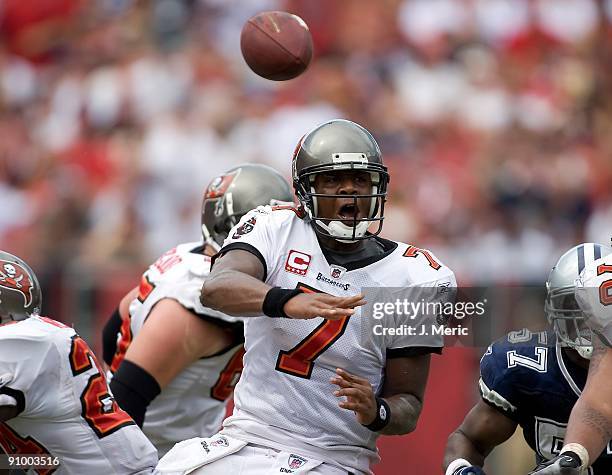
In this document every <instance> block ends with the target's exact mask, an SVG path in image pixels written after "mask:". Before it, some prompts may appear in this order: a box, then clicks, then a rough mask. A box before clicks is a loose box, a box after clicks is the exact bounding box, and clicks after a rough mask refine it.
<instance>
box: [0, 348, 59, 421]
mask: <svg viewBox="0 0 612 475" xmlns="http://www.w3.org/2000/svg"><path fill="white" fill-rule="evenodd" d="M52 347H53V343H52V342H49V341H39V340H34V341H33V340H27V339H21V338H8V339H1V340H0V394H1V395H6V396H10V397H11V398H13V399H14V400H15V401H16V403H17V404H16V406H17V409H18V411H19V413H25V414H26V415H28V416H32V415H36V414H37V413H38V412H39V411H40V409H41V408H42V407H43V405H44V403H45V399H46V397H45V388H44V387H42V385H40V384H36V380H37V379H38V375H39V374H40V373H41V372H43V371H44V372H46V369H47V368H50V365H51V366H52V365H53V362H54V361H56V359H57V352H56V351H50V350H51V349H52ZM50 360H52V361H50ZM58 364H59V363H58ZM55 371H56V372H57V371H58V370H57V369H55Z"/></svg>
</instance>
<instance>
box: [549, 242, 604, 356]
mask: <svg viewBox="0 0 612 475" xmlns="http://www.w3.org/2000/svg"><path fill="white" fill-rule="evenodd" d="M610 253H612V248H611V247H609V246H604V245H602V244H595V243H584V244H580V245H578V246H575V247H572V248H571V249H570V250H569V251H567V252H566V253H565V254H563V255H562V256H561V257H560V258H559V260H558V261H557V263H556V264H555V266H554V267H553V268H552V270H551V271H550V274H549V276H548V281H547V282H546V302H545V304H544V312H545V313H546V318H547V319H548V321H549V323H550V324H551V325H552V327H553V329H554V331H555V333H556V335H557V341H558V342H559V343H560V344H561V345H562V346H566V347H570V348H573V349H574V350H576V351H577V352H578V353H579V354H580V356H582V357H583V358H587V359H589V358H590V357H591V355H592V353H593V343H592V341H593V334H592V332H591V330H590V328H588V327H587V325H586V324H585V323H584V322H585V320H586V316H585V315H584V313H583V312H582V310H580V307H579V306H578V303H577V302H576V298H575V296H574V289H575V285H576V284H575V282H576V280H577V279H578V277H579V276H580V273H581V272H582V271H583V270H584V268H585V267H586V266H588V265H589V264H592V263H593V262H594V261H596V260H597V259H599V258H600V257H602V256H605V255H607V254H610Z"/></svg>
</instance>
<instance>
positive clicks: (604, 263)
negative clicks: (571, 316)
mask: <svg viewBox="0 0 612 475" xmlns="http://www.w3.org/2000/svg"><path fill="white" fill-rule="evenodd" d="M608 269H610V270H608ZM575 296H576V301H577V302H578V305H579V306H580V309H581V310H582V311H583V312H584V313H585V315H586V317H587V320H586V322H587V325H588V326H589V327H590V328H591V330H593V332H594V333H595V334H597V335H598V336H599V337H600V339H601V340H602V342H603V343H604V344H605V345H607V346H611V347H612V258H611V256H608V257H606V258H603V259H600V260H597V261H595V262H594V264H593V265H592V266H589V267H587V268H585V269H584V271H583V272H582V274H581V275H580V278H579V279H578V280H577V281H576V289H575Z"/></svg>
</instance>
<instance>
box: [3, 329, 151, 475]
mask: <svg viewBox="0 0 612 475" xmlns="http://www.w3.org/2000/svg"><path fill="white" fill-rule="evenodd" d="M0 393H5V394H9V395H11V396H13V397H14V398H15V399H16V400H17V402H18V405H17V409H18V411H19V414H18V415H17V416H16V417H15V418H13V419H9V420H8V421H6V422H4V423H0V446H1V447H2V449H3V450H4V451H5V452H6V453H9V454H19V453H21V454H40V455H45V454H48V455H50V456H52V457H58V461H59V463H60V466H59V468H58V470H57V471H56V472H53V473H56V474H58V475H59V474H75V475H82V474H85V473H87V474H100V475H102V474H117V475H124V474H134V473H137V474H144V473H152V470H153V468H154V467H155V464H156V463H157V452H156V450H155V447H153V445H152V444H151V442H149V440H147V438H146V437H145V435H144V434H143V433H142V431H141V430H140V429H139V428H138V426H137V425H136V424H135V423H134V421H133V420H132V418H131V417H130V416H129V415H128V414H127V413H125V412H124V411H122V410H121V409H120V408H119V406H118V405H117V403H116V402H115V400H114V399H113V397H112V396H111V394H110V392H109V389H108V384H107V381H106V377H105V376H104V373H103V372H102V369H101V368H100V365H99V364H98V361H97V360H96V357H95V356H94V354H93V352H92V351H91V350H90V349H89V346H87V343H85V341H84V340H83V339H81V338H80V337H79V336H78V335H77V334H76V332H75V331H74V330H73V329H72V328H69V327H67V326H65V325H63V324H61V323H59V322H56V321H55V320H51V319H48V318H44V317H30V318H28V319H26V320H22V321H18V322H10V323H6V324H4V325H1V326H0ZM50 472H51V471H50V470H43V469H40V470H37V471H35V473H39V474H45V473H50Z"/></svg>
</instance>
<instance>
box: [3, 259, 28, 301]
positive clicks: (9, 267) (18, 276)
mask: <svg viewBox="0 0 612 475" xmlns="http://www.w3.org/2000/svg"><path fill="white" fill-rule="evenodd" d="M0 287H4V288H5V289H9V290H15V291H17V292H19V293H20V294H21V295H23V298H24V301H25V305H24V306H25V307H29V306H30V304H31V303H32V278H31V277H30V274H28V271H26V270H25V269H24V268H23V267H21V266H20V265H19V264H17V263H15V262H7V261H3V260H0Z"/></svg>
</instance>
